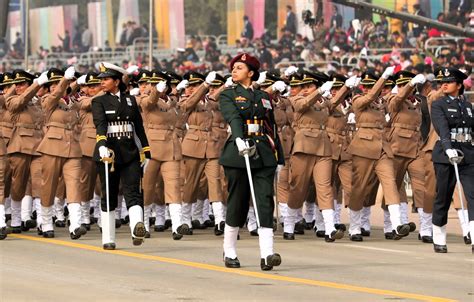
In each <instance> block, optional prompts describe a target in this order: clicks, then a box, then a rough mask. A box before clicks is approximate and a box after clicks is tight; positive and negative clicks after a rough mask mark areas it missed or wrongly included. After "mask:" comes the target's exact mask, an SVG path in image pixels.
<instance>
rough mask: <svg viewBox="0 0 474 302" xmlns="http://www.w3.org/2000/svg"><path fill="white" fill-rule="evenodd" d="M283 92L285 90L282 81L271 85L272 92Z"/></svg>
mask: <svg viewBox="0 0 474 302" xmlns="http://www.w3.org/2000/svg"><path fill="white" fill-rule="evenodd" d="M285 90H286V84H285V82H283V81H276V82H275V83H273V85H272V91H273V92H275V91H278V92H280V93H281V92H284V91H285Z"/></svg>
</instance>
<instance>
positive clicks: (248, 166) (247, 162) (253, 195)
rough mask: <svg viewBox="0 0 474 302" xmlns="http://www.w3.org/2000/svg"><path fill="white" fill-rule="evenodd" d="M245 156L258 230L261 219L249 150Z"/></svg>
mask: <svg viewBox="0 0 474 302" xmlns="http://www.w3.org/2000/svg"><path fill="white" fill-rule="evenodd" d="M243 155H244V159H245V168H247V176H248V179H249V185H250V197H251V198H252V204H253V209H254V211H255V217H256V219H257V228H260V218H259V216H258V209H257V201H256V200H255V190H254V188H253V180H252V170H251V169H250V158H249V151H248V150H246V151H244V152H243Z"/></svg>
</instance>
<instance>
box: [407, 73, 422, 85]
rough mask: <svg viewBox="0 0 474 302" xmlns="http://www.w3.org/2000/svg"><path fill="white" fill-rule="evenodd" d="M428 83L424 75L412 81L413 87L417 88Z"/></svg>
mask: <svg viewBox="0 0 474 302" xmlns="http://www.w3.org/2000/svg"><path fill="white" fill-rule="evenodd" d="M425 82H426V78H425V76H424V75H422V74H417V75H416V76H415V77H414V78H413V79H411V80H410V84H411V86H415V85H416V84H424V83H425Z"/></svg>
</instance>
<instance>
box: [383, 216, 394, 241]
mask: <svg viewBox="0 0 474 302" xmlns="http://www.w3.org/2000/svg"><path fill="white" fill-rule="evenodd" d="M383 232H384V235H385V239H387V240H391V239H393V238H394V235H393V227H392V222H391V221H390V212H389V211H388V210H385V209H384V210H383Z"/></svg>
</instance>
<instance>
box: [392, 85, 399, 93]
mask: <svg viewBox="0 0 474 302" xmlns="http://www.w3.org/2000/svg"><path fill="white" fill-rule="evenodd" d="M397 93H398V86H396V85H395V87H393V88H392V94H397Z"/></svg>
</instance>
